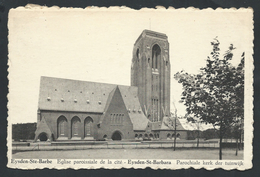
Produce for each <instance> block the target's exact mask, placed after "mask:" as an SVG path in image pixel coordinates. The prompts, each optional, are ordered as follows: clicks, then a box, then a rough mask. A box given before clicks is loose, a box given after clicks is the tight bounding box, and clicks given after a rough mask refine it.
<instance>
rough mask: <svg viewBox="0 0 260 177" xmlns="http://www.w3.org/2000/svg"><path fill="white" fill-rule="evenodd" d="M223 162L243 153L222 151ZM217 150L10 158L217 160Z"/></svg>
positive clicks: (104, 151)
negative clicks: (236, 153)
mask: <svg viewBox="0 0 260 177" xmlns="http://www.w3.org/2000/svg"><path fill="white" fill-rule="evenodd" d="M222 151H223V152H222V153H223V155H222V159H223V160H242V159H243V151H238V156H235V149H223V150H222ZM218 153H219V151H218V149H176V151H173V149H171V148H167V149H88V150H58V151H25V152H17V153H15V154H13V155H12V158H13V159H15V158H19V159H21V158H23V159H32V158H34V159H39V158H44V159H198V160H199V159H212V160H218V158H219V156H218Z"/></svg>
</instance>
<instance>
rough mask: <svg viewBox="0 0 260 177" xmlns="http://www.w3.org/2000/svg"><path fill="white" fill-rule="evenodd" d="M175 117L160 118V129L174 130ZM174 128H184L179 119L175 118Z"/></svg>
mask: <svg viewBox="0 0 260 177" xmlns="http://www.w3.org/2000/svg"><path fill="white" fill-rule="evenodd" d="M174 124H175V118H170V119H169V117H164V118H163V120H162V125H161V130H174ZM176 125H177V126H176V130H186V129H184V128H183V126H182V124H181V122H180V120H179V119H178V118H177V119H176Z"/></svg>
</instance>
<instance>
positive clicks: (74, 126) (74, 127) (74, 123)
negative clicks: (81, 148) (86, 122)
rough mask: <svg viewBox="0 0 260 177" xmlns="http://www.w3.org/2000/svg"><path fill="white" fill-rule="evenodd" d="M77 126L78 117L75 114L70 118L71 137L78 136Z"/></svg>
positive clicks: (78, 122) (78, 124)
mask: <svg viewBox="0 0 260 177" xmlns="http://www.w3.org/2000/svg"><path fill="white" fill-rule="evenodd" d="M79 126H80V119H79V118H78V117H77V116H75V117H73V118H72V119H71V136H72V137H75V136H76V137H77V136H79V130H80V128H79Z"/></svg>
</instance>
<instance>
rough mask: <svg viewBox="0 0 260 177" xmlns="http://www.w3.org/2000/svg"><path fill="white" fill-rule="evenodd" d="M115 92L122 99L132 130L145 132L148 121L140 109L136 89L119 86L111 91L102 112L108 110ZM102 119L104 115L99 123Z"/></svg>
mask: <svg viewBox="0 0 260 177" xmlns="http://www.w3.org/2000/svg"><path fill="white" fill-rule="evenodd" d="M116 92H117V93H119V94H120V95H121V97H122V100H123V102H124V106H125V107H126V109H127V112H128V115H129V118H130V120H131V122H132V124H133V129H134V130H145V129H146V126H147V124H148V119H147V118H146V117H145V115H144V114H143V112H142V109H141V107H140V103H139V99H138V97H137V87H129V86H121V85H120V86H117V87H116V88H115V89H113V91H112V92H111V93H110V94H109V97H108V100H107V104H106V107H105V110H104V112H106V111H107V109H108V108H109V105H110V103H111V100H112V98H113V96H114V94H115V93H116ZM104 118H105V115H102V116H101V118H100V123H102V121H103V119H104Z"/></svg>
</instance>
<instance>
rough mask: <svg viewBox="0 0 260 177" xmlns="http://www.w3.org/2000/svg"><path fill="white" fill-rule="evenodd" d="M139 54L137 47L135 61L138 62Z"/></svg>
mask: <svg viewBox="0 0 260 177" xmlns="http://www.w3.org/2000/svg"><path fill="white" fill-rule="evenodd" d="M139 56H140V53H139V49H137V51H136V58H137V61H138V62H139V58H140V57H139Z"/></svg>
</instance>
